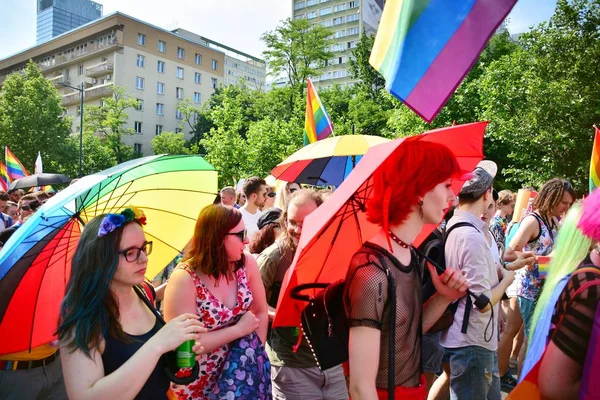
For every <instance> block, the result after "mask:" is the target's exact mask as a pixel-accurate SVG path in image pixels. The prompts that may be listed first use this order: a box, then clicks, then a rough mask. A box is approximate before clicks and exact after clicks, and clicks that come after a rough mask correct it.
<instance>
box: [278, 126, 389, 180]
mask: <svg viewBox="0 0 600 400" xmlns="http://www.w3.org/2000/svg"><path fill="white" fill-rule="evenodd" d="M385 142H389V139H386V138H382V137H379V136H369V135H345V136H334V137H329V138H327V139H323V140H319V141H316V142H314V143H311V144H309V145H308V146H305V147H303V148H301V149H300V150H298V151H297V152H295V153H294V154H292V155H291V156H289V157H288V158H287V159H286V160H284V161H283V162H281V163H280V164H279V165H277V166H276V167H275V168H273V170H272V171H271V175H273V176H274V177H275V178H277V179H280V180H283V181H286V182H296V183H306V184H309V185H316V186H323V185H332V186H339V185H340V184H341V183H342V182H343V181H344V179H346V177H347V176H348V175H349V174H350V172H352V170H353V169H354V167H356V165H357V164H358V162H359V161H360V160H361V158H362V156H363V154H365V153H366V152H367V150H369V148H371V147H372V146H375V145H377V144H381V143H385Z"/></svg>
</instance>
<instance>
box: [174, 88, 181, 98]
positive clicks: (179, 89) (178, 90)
mask: <svg viewBox="0 0 600 400" xmlns="http://www.w3.org/2000/svg"><path fill="white" fill-rule="evenodd" d="M175 97H177V98H178V99H179V100H183V88H180V87H178V88H177V89H175Z"/></svg>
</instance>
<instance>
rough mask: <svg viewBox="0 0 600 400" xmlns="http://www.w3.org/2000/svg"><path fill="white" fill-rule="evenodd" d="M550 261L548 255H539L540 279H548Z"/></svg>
mask: <svg viewBox="0 0 600 400" xmlns="http://www.w3.org/2000/svg"><path fill="white" fill-rule="evenodd" d="M550 261H551V259H550V257H548V256H538V258H537V262H538V271H539V276H540V279H546V276H547V275H548V269H549V268H550Z"/></svg>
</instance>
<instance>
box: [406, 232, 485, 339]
mask: <svg viewBox="0 0 600 400" xmlns="http://www.w3.org/2000/svg"><path fill="white" fill-rule="evenodd" d="M462 226H471V227H473V228H474V229H477V228H476V227H475V225H473V224H470V223H468V222H458V223H456V224H454V225H452V226H451V227H450V229H448V230H447V231H444V232H440V230H439V229H435V230H434V231H433V232H431V234H430V235H429V236H427V238H426V239H425V240H424V241H423V243H421V245H420V246H419V248H418V253H419V255H421V254H424V255H425V256H427V257H428V258H430V259H432V260H433V261H435V262H436V263H437V264H438V265H439V266H440V267H442V268H446V258H445V247H446V241H447V239H448V235H450V232H452V231H453V230H454V229H456V228H460V227H462ZM426 263H427V260H426V259H425V257H421V269H422V270H423V303H425V302H426V301H427V300H428V299H429V298H430V297H431V296H433V295H434V294H435V293H436V292H437V291H436V290H435V287H434V286H433V281H432V280H431V275H430V274H429V270H428V269H427V266H426V265H425V264H426ZM467 297H469V296H467ZM457 308H458V301H455V302H454V303H452V304H450V305H449V306H448V308H446V310H445V311H444V313H443V314H442V316H441V317H440V318H439V319H438V320H437V321H436V322H435V324H433V325H432V326H431V328H429V330H428V331H427V333H436V332H439V331H444V330H446V329H448V328H450V327H451V326H452V323H453V322H454V314H456V309H457ZM466 312H467V311H466V310H465V313H466ZM467 322H468V318H467ZM467 325H468V324H467ZM463 326H464V324H463ZM463 333H466V328H465V329H464V332H463Z"/></svg>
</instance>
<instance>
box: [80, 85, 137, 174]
mask: <svg viewBox="0 0 600 400" xmlns="http://www.w3.org/2000/svg"><path fill="white" fill-rule="evenodd" d="M125 92H126V89H125V88H124V87H119V86H115V87H114V90H113V95H112V97H109V98H106V99H105V100H104V105H102V106H86V107H85V108H84V110H85V111H84V122H83V126H84V130H85V131H86V132H90V133H94V134H102V135H104V137H105V139H106V143H107V145H108V146H109V147H110V149H111V150H112V151H113V153H114V156H115V158H116V160H117V162H118V163H122V162H124V161H127V160H130V159H132V158H135V157H136V154H135V153H134V151H133V148H132V147H131V146H129V145H127V144H125V143H124V142H123V139H125V138H127V137H130V136H133V135H134V131H133V128H125V127H124V126H123V125H125V124H126V123H127V120H128V119H129V116H128V115H127V110H129V109H132V108H135V107H137V104H138V101H137V99H134V98H133V97H130V96H129V95H127V94H126V93H125Z"/></svg>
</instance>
